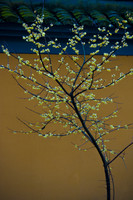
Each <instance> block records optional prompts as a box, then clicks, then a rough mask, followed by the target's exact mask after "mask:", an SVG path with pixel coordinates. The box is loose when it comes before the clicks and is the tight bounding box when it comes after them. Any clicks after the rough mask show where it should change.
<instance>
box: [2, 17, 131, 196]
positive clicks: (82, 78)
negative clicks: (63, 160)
mask: <svg viewBox="0 0 133 200" xmlns="http://www.w3.org/2000/svg"><path fill="white" fill-rule="evenodd" d="M118 25H119V28H116V29H114V32H113V33H112V32H111V31H110V28H109V29H108V30H107V29H106V28H105V27H103V28H98V31H99V34H98V35H93V37H92V38H88V43H87V45H89V48H92V52H91V53H90V55H86V52H85V45H86V43H85V42H84V37H85V36H86V35H87V33H86V32H85V31H84V27H83V26H80V27H79V26H77V25H76V24H74V26H73V28H72V33H73V36H72V38H69V39H68V41H67V43H66V45H65V46H62V45H61V44H60V43H59V41H58V39H57V38H55V39H54V40H51V39H50V38H49V35H48V30H49V29H50V28H52V26H53V25H52V24H51V25H50V26H49V27H45V26H44V18H43V17H41V18H40V17H38V16H37V18H36V21H35V22H34V23H33V24H31V25H27V24H23V26H24V28H25V29H26V31H27V32H28V33H29V34H28V36H24V37H23V39H24V40H26V42H31V43H33V45H34V47H35V48H32V49H31V51H32V52H33V53H35V55H36V58H34V62H33V63H32V61H30V60H24V59H23V58H22V57H21V56H18V55H15V54H12V53H10V52H9V50H8V49H7V48H5V47H4V46H2V48H3V52H5V53H6V55H7V56H8V57H10V56H12V57H13V58H14V59H16V60H17V61H18V65H17V67H13V66H10V63H8V64H7V66H3V65H1V66H0V68H1V69H6V70H8V71H9V72H11V73H12V76H13V78H14V79H15V81H16V82H17V84H18V85H19V86H20V87H21V88H22V89H23V90H24V93H26V95H27V99H28V101H31V100H35V101H37V105H38V106H39V107H41V111H40V112H39V111H36V110H31V109H30V108H28V109H29V110H31V111H32V112H34V113H36V114H37V115H38V116H40V121H37V122H35V123H32V122H26V121H24V120H22V119H19V120H20V121H21V122H22V123H23V124H24V125H25V126H26V127H27V130H26V131H24V130H23V131H13V132H14V133H17V132H22V133H25V134H28V133H36V134H38V135H39V136H42V137H44V138H47V137H63V136H69V135H71V134H75V135H76V134H78V135H81V138H82V140H81V143H80V144H75V147H76V148H77V149H78V150H84V151H87V149H88V146H89V143H90V144H92V145H93V146H94V147H95V149H96V150H97V152H98V154H99V156H100V158H101V160H102V163H103V167H104V172H105V179H106V186H107V200H110V199H111V194H110V193H111V192H110V191H111V186H110V183H111V180H112V183H113V177H112V174H111V169H110V164H111V163H112V162H113V161H114V160H115V159H116V158H118V157H122V158H123V156H122V154H123V152H124V151H125V150H126V149H127V148H128V147H129V146H131V145H132V144H133V142H131V143H130V144H128V146H126V147H125V148H124V149H122V150H121V151H120V152H119V153H116V152H115V151H114V150H112V149H111V150H110V149H109V148H108V142H109V141H110V140H109V136H110V134H112V133H113V132H114V131H117V130H120V129H128V128H129V127H131V125H132V124H126V125H117V124H115V122H114V118H116V117H117V113H118V108H117V106H116V109H115V110H112V111H111V113H108V114H107V115H106V114H104V115H101V113H100V110H101V109H103V105H104V104H107V105H110V104H112V105H113V104H115V102H114V99H113V97H111V96H109V97H102V98H101V97H100V95H99V92H98V91H99V90H100V91H101V90H103V89H106V88H108V87H111V86H114V85H115V84H117V83H118V82H119V81H121V80H122V79H123V78H125V77H126V76H128V75H133V69H130V70H129V71H127V72H125V73H122V72H120V69H119V67H118V66H112V64H111V66H110V63H109V62H110V60H111V59H113V58H114V57H115V53H116V51H118V50H119V49H120V48H122V47H125V46H128V45H127V40H128V39H132V38H133V36H132V35H130V34H129V32H127V31H126V21H123V23H121V22H119V21H118ZM119 29H123V30H124V33H123V37H122V38H121V41H120V42H115V43H114V44H112V46H111V48H110V51H109V52H108V53H107V52H105V53H104V54H103V56H102V60H99V59H97V57H96V55H97V54H98V53H99V52H100V50H101V49H103V48H105V49H106V47H107V46H108V45H110V38H111V36H112V34H117V32H119ZM77 45H80V46H81V49H82V54H83V55H82V56H81V55H79V49H78V48H77ZM52 48H55V49H57V50H59V56H58V57H59V59H57V60H56V64H55V62H54V64H53V59H52V56H51V49H52ZM69 49H71V50H72V51H73V55H70V54H69V53H68V50H69ZM107 72H109V74H110V75H108V76H106V73H107ZM105 76H106V77H107V79H105ZM18 79H22V80H18ZM107 105H105V106H107ZM105 109H106V108H105ZM50 124H56V126H58V127H59V129H58V131H56V130H55V131H54V132H50V126H49V125H50ZM61 126H62V127H63V129H61V128H60V127H61ZM62 130H63V131H62Z"/></svg>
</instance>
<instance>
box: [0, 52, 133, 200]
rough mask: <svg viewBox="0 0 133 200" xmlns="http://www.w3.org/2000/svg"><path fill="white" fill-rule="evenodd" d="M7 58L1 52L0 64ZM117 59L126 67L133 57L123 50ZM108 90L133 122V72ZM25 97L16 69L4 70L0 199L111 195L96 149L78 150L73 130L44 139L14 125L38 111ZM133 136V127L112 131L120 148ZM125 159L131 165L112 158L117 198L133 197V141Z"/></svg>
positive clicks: (99, 199)
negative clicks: (32, 110)
mask: <svg viewBox="0 0 133 200" xmlns="http://www.w3.org/2000/svg"><path fill="white" fill-rule="evenodd" d="M30 56H31V55H25V57H30ZM55 59H56V57H55ZM6 61H7V58H6V57H5V56H4V55H3V54H0V64H4V63H6ZM12 64H15V63H13V62H12ZM116 64H119V65H120V66H121V68H122V69H123V70H128V69H129V68H131V67H132V68H133V57H131V56H123V57H122V56H118V57H117V59H116ZM105 92H107V93H108V94H109V93H110V94H111V93H112V92H113V93H114V94H115V96H118V97H119V98H118V99H117V101H118V102H122V104H120V107H121V110H120V114H119V121H120V122H125V123H127V122H129V123H130V122H133V78H132V77H129V78H128V79H127V78H126V79H124V80H123V81H122V82H120V84H119V85H116V86H115V87H111V89H109V90H106V91H105ZM21 97H24V94H23V91H22V90H21V89H20V88H19V87H18V86H17V84H16V82H15V81H14V80H13V78H12V77H11V74H10V73H8V72H6V71H4V70H0V199H1V200H68V199H69V200H104V199H106V190H105V182H104V171H103V168H102V163H101V161H100V159H99V156H98V154H97V152H96V151H95V150H94V149H90V150H89V151H87V152H83V151H78V150H76V149H75V148H74V146H73V145H72V142H73V136H70V137H67V138H66V137H65V138H61V139H56V138H48V139H43V138H42V137H38V136H36V135H23V134H15V135H14V134H12V133H11V132H10V131H9V129H15V130H16V129H21V128H24V126H23V125H22V124H21V123H20V122H19V121H17V119H16V116H18V117H20V118H22V119H27V120H29V119H35V117H36V115H33V114H32V113H30V112H28V111H27V110H26V109H25V106H29V105H30V103H29V102H27V101H25V100H24V99H21ZM103 112H104V111H103ZM52 128H53V129H54V127H52ZM132 137H133V130H128V131H120V132H119V134H118V137H115V136H113V137H112V140H111V143H112V144H113V145H114V147H115V149H116V150H118V151H119V150H121V149H122V148H124V147H125V145H127V144H128V143H129V142H130V141H131V138H132ZM125 162H126V166H127V168H126V167H125V166H124V164H123V162H122V160H121V159H117V160H116V161H115V162H114V163H113V164H112V172H113V175H114V181H115V188H116V200H125V199H128V200H132V199H133V190H132V185H133V147H131V148H130V149H128V150H127V151H126V156H125Z"/></svg>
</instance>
